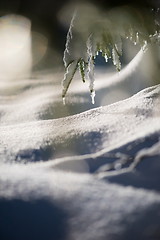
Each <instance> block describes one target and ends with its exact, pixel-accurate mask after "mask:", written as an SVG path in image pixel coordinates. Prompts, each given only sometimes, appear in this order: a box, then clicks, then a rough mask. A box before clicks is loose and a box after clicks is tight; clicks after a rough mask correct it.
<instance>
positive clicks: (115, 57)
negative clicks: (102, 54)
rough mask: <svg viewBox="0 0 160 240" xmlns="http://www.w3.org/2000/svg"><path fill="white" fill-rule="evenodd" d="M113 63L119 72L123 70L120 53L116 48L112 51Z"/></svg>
mask: <svg viewBox="0 0 160 240" xmlns="http://www.w3.org/2000/svg"><path fill="white" fill-rule="evenodd" d="M112 61H113V64H114V65H115V66H116V69H117V70H118V71H120V70H121V62H120V60H119V56H118V53H117V51H116V49H115V48H113V49H112Z"/></svg>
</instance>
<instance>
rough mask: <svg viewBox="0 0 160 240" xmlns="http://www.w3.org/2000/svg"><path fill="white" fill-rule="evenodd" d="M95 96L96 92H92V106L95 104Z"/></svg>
mask: <svg viewBox="0 0 160 240" xmlns="http://www.w3.org/2000/svg"><path fill="white" fill-rule="evenodd" d="M95 96H96V93H95V91H92V92H91V99H92V104H95Z"/></svg>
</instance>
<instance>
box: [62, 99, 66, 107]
mask: <svg viewBox="0 0 160 240" xmlns="http://www.w3.org/2000/svg"><path fill="white" fill-rule="evenodd" d="M62 101H63V105H66V98H65V97H63V98H62Z"/></svg>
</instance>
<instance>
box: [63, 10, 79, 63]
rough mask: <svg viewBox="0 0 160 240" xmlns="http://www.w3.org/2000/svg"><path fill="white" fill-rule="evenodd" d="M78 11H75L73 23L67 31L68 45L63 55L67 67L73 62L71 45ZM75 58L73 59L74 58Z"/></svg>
mask: <svg viewBox="0 0 160 240" xmlns="http://www.w3.org/2000/svg"><path fill="white" fill-rule="evenodd" d="M76 12H77V11H75V12H74V14H73V17H72V20H71V23H70V27H69V30H68V33H67V40H66V45H65V51H64V57H63V62H64V66H65V67H66V68H67V66H68V64H69V63H70V62H71V59H70V58H71V53H70V46H71V40H72V38H73V34H72V29H73V27H74V20H75V18H76ZM72 60H73V59H72Z"/></svg>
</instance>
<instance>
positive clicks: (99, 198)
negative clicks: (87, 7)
mask: <svg viewBox="0 0 160 240" xmlns="http://www.w3.org/2000/svg"><path fill="white" fill-rule="evenodd" d="M141 55H142V53H141V52H140V53H138V59H139V61H140V59H141ZM131 64H133V63H131ZM127 71H128V70H127ZM127 74H128V73H126V70H125V71H124V70H122V73H121V74H119V75H118V74H116V75H114V76H111V77H110V76H109V75H107V74H103V77H102V75H101V74H100V73H97V75H96V78H97V79H96V82H97V85H96V84H95V88H96V91H97V92H96V103H95V105H94V106H93V105H92V103H91V101H90V96H88V95H89V94H88V89H87V88H86V86H84V84H83V83H82V82H81V81H80V80H79V79H78V81H77V82H75V84H73V85H72V86H71V95H70V96H67V97H66V104H65V105H63V103H62V98H61V86H60V79H61V74H60V75H55V74H53V73H51V72H49V73H48V74H47V73H46V72H45V73H43V72H42V73H38V74H37V75H36V77H35V78H34V77H33V78H32V79H22V80H21V81H20V80H17V82H16V81H15V82H10V83H7V82H3V81H1V85H0V92H1V98H0V117H1V118H0V122H1V124H0V133H1V134H0V211H1V212H2V209H4V206H6V208H5V209H6V210H5V211H3V214H2V215H1V217H0V218H1V219H2V221H1V226H0V234H4V232H5V231H6V228H7V225H5V221H3V218H4V219H5V218H6V215H5V214H9V216H10V215H11V217H13V216H12V213H13V212H12V213H11V212H10V211H9V208H7V206H8V204H11V203H13V205H14V204H15V206H16V204H17V201H20V202H21V203H23V204H24V203H25V204H27V205H24V208H23V210H24V209H25V206H30V205H29V204H30V203H34V204H35V205H34V204H32V208H31V211H30V212H29V213H28V214H30V216H31V217H32V221H31V222H32V223H33V222H36V221H38V220H37V218H36V217H35V215H34V214H33V213H34V209H36V206H38V204H39V202H38V201H39V200H43V201H47V204H51V209H52V208H54V209H55V208H56V209H58V210H57V211H58V212H57V211H55V210H54V214H52V216H51V218H53V219H59V218H58V217H59V216H61V215H59V214H61V212H62V213H63V214H62V215H63V216H65V217H64V219H65V221H64V222H65V223H64V222H63V217H60V223H59V222H58V223H57V224H60V225H61V227H62V231H61V232H62V233H63V234H64V235H63V237H62V238H61V237H60V235H56V234H59V233H57V232H56V230H54V229H53V232H52V238H53V239H56V240H58V239H66V238H67V237H68V238H67V239H71V240H72V239H76V240H77V239H78V240H79V239H85V240H94V239H95V240H97V239H100V240H103V239H106V238H107V239H113V240H114V239H115V240H116V239H127V238H128V236H129V237H130V238H129V239H135V238H136V239H151V238H152V237H153V235H154V234H157V235H156V236H157V238H158V237H159V235H158V234H159V232H158V231H159V227H160V226H159V222H160V219H159V215H158V212H159V207H160V195H159V190H160V188H159V169H160V163H159V155H160V151H159V149H160V142H159V137H160V114H159V105H160V85H156V86H151V87H148V88H145V89H144V90H142V91H139V92H138V93H136V94H134V95H133V92H131V93H130V95H133V96H130V97H128V98H126V99H122V100H120V101H118V102H115V103H112V104H110V105H105V106H100V104H101V99H100V98H103V97H104V96H105V95H106V91H107V89H110V91H112V87H114V88H115V87H116V85H117V86H118V84H119V83H122V81H124V83H125V84H126V85H127V81H129V80H125V79H126V78H127V77H126V76H127ZM133 74H134V73H133ZM135 74H136V73H135ZM139 74H140V73H139ZM136 76H137V75H136ZM52 79H54V81H55V82H54V84H53V80H52ZM106 79H107V81H106ZM114 79H115V82H114V81H113V80H114ZM135 79H136V77H135ZM130 81H131V80H130ZM130 81H129V82H128V86H130V84H131V82H130ZM138 81H139V79H138V80H137V82H138ZM135 84H136V82H135ZM140 88H141V86H140ZM132 90H133V89H132ZM73 94H74V95H73ZM98 96H99V97H98ZM93 107H94V108H93ZM4 202H5V204H6V205H3V204H4ZM22 206H23V205H22ZM43 206H45V204H44V205H43ZM47 206H50V205H47ZM7 209H8V210H7ZM7 211H9V212H8V213H7ZM22 212H23V211H22ZM39 212H40V214H41V213H42V212H41V211H39ZM49 212H52V211H50V210H49ZM19 214H20V212H19V211H18V210H16V212H15V215H14V217H15V219H16V217H17V218H18V216H19ZM25 214H26V213H25V212H24V219H25ZM56 214H57V215H56ZM146 219H147V220H146ZM17 221H19V220H17ZM42 221H43V214H42ZM3 223H4V224H3ZM63 223H64V224H63ZM18 224H22V226H21V228H22V229H23V231H24V232H25V229H26V225H25V224H26V222H25V220H24V224H23V223H20V222H18ZM150 225H152V228H151V229H150ZM49 226H50V225H49ZM64 226H67V233H66V232H65V230H64V229H65V227H64ZM40 229H41V231H42V232H43V234H46V232H45V231H46V230H45V227H44V223H43V224H42V226H40ZM55 229H56V227H55ZM15 231H17V229H16V228H14V226H12V224H11V225H10V227H9V230H7V231H6V232H5V234H6V235H5V239H8V238H7V236H8V235H7V234H8V232H13V236H14V233H15ZM38 232H39V230H38ZM37 234H38V233H37ZM36 236H37V238H36V237H35V239H39V237H38V236H39V235H36ZM132 236H133V237H132ZM2 239H3V238H2Z"/></svg>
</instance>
